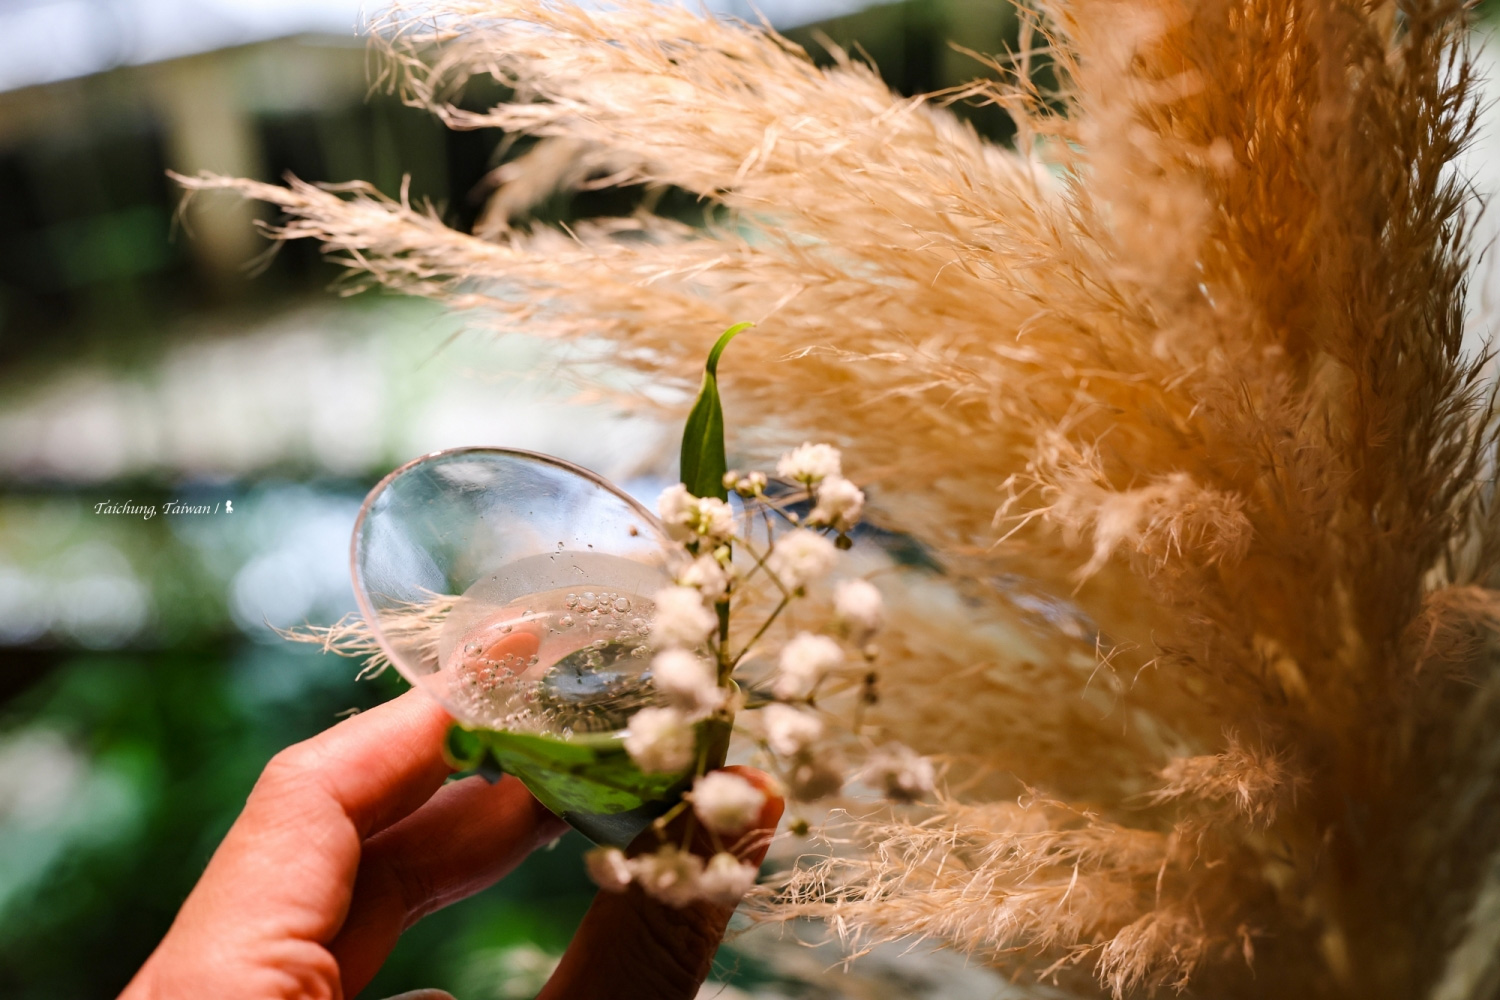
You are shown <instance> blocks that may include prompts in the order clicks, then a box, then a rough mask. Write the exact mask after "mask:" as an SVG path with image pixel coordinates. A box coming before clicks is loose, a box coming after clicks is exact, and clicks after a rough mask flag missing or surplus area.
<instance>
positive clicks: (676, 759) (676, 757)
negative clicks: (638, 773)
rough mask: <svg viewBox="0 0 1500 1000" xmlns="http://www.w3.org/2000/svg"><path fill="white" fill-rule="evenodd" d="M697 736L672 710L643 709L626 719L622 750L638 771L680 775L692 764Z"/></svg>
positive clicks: (685, 718)
mask: <svg viewBox="0 0 1500 1000" xmlns="http://www.w3.org/2000/svg"><path fill="white" fill-rule="evenodd" d="M696 746H697V734H696V733H694V732H693V726H692V723H690V722H689V721H688V719H687V717H686V716H685V715H683V714H682V713H681V712H680V711H678V710H677V709H675V708H643V709H641V710H640V711H639V712H637V713H635V714H634V715H632V716H631V717H630V722H629V724H628V726H627V729H626V733H625V750H626V752H627V753H629V754H630V759H631V760H633V761H635V763H636V766H637V767H639V768H640V769H641V770H642V771H647V772H661V771H680V770H682V769H683V768H685V767H687V766H688V765H689V764H691V763H692V762H693V750H694V749H696Z"/></svg>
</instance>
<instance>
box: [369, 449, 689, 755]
mask: <svg viewBox="0 0 1500 1000" xmlns="http://www.w3.org/2000/svg"><path fill="white" fill-rule="evenodd" d="M670 554H671V548H670V543H669V542H668V539H667V537H666V535H665V532H664V531H663V530H662V527H661V524H660V522H658V521H657V520H656V518H655V517H653V516H652V515H651V514H650V513H649V512H647V511H646V509H645V508H644V507H642V506H641V505H640V504H638V503H637V502H636V501H634V500H633V499H631V498H630V497H628V496H626V495H625V494H623V493H621V492H620V491H619V490H618V489H616V488H615V487H614V486H612V485H611V484H610V483H608V482H607V481H605V480H604V479H601V478H600V477H599V476H596V475H594V474H593V473H591V472H589V471H587V470H586V469H581V468H579V467H578V466H575V465H571V464H569V463H567V462H563V461H560V460H558V459H555V458H550V457H548V456H545V455H538V454H534V453H531V452H524V451H511V450H505V449H498V448H461V449H455V450H452V451H443V452H437V453H434V454H432V455H428V456H426V457H424V458H421V459H418V460H417V461H415V462H411V463H409V464H407V465H404V466H402V467H401V468H399V469H397V470H396V471H395V472H393V473H391V475H389V476H387V477H386V478H385V479H384V480H382V481H381V482H380V484H379V485H377V486H376V487H375V489H374V490H373V491H371V493H370V495H369V497H368V498H367V499H366V500H365V504H364V507H363V509H362V510H361V511H360V514H359V519H358V521H357V522H356V523H355V528H354V539H353V546H352V553H351V557H352V564H353V574H354V588H355V593H356V596H357V598H358V601H359V606H360V610H361V611H362V612H363V614H364V617H365V620H366V621H367V622H368V623H369V625H370V627H371V629H373V630H374V633H375V636H376V638H377V639H378V640H379V642H380V646H381V648H382V649H383V650H384V651H385V653H386V655H387V656H389V657H390V659H391V662H392V663H393V664H394V665H395V667H396V669H397V670H398V671H400V672H401V674H402V676H404V677H405V678H406V679H407V680H409V681H411V682H412V684H414V685H416V686H417V687H420V688H421V689H423V690H424V691H426V692H427V693H428V694H430V695H431V696H432V697H433V698H435V699H437V701H438V702H439V703H440V704H442V705H443V707H444V708H446V709H447V710H448V712H449V713H450V714H452V715H453V717H454V718H455V719H457V720H459V721H460V722H462V723H464V724H465V725H466V726H469V727H471V728H476V729H495V730H506V731H512V732H535V733H540V734H544V735H554V736H572V735H575V734H581V733H602V732H611V731H614V730H618V729H620V728H622V727H623V725H624V722H625V719H626V718H628V716H629V715H630V714H631V713H632V712H634V711H635V710H636V709H638V708H640V707H641V706H642V705H644V704H650V703H652V702H654V701H655V700H656V699H655V695H654V692H653V691H652V689H651V686H650V683H649V674H648V669H647V668H648V664H649V662H650V659H649V655H648V650H647V646H646V642H647V638H648V631H649V622H650V619H651V612H652V605H651V602H650V600H649V596H650V595H651V594H653V593H655V592H656V591H657V590H659V589H660V588H662V587H664V586H667V585H669V584H670V583H671V573H670V571H669V568H668V560H669V558H670Z"/></svg>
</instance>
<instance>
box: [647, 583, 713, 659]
mask: <svg viewBox="0 0 1500 1000" xmlns="http://www.w3.org/2000/svg"><path fill="white" fill-rule="evenodd" d="M651 600H652V601H653V602H655V604H656V616H655V617H654V618H652V620H651V639H652V641H653V642H655V643H656V645H657V646H658V647H659V648H662V649H670V648H672V647H673V646H686V647H688V648H692V647H695V646H697V645H698V644H699V643H701V642H702V641H703V640H704V639H706V638H708V633H709V632H711V631H713V629H714V627H715V626H716V625H718V623H719V620H718V618H716V617H715V616H714V613H713V612H712V611H710V610H708V608H706V607H704V606H703V595H702V594H700V593H698V591H697V590H696V589H694V588H692V587H667V588H666V589H664V590H658V591H657V592H656V594H655V595H654V596H653V597H652V598H651Z"/></svg>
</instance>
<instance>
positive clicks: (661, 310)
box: [186, 0, 1500, 1000]
mask: <svg viewBox="0 0 1500 1000" xmlns="http://www.w3.org/2000/svg"><path fill="white" fill-rule="evenodd" d="M1023 22H1024V25H1025V30H1023V32H1022V38H1021V46H1020V48H1019V49H1018V51H1017V53H1016V54H1014V55H1013V56H1010V57H1007V58H1003V59H997V60H996V61H995V65H994V67H993V69H994V72H993V73H992V74H991V75H990V76H989V77H988V78H987V79H984V80H982V81H980V82H976V83H975V84H974V85H972V86H971V87H970V88H967V89H966V90H965V91H964V92H963V93H962V94H961V95H949V96H950V97H952V96H961V97H963V98H965V99H975V100H989V101H994V102H996V103H998V104H1000V105H1001V106H1003V107H1004V108H1005V109H1006V110H1007V111H1008V112H1010V114H1011V115H1012V116H1013V117H1014V118H1015V119H1016V121H1017V123H1018V126H1019V131H1018V136H1017V140H1016V143H1015V145H1014V148H1009V147H1006V148H1002V147H1000V146H997V145H994V144H991V143H989V142H987V141H985V140H983V139H981V138H980V137H978V136H977V135H976V134H975V133H974V132H973V131H972V130H971V129H970V128H969V127H967V126H966V125H964V124H962V123H961V122H960V120H959V119H958V118H956V117H955V116H953V115H952V114H951V113H949V112H948V111H947V110H945V109H944V108H943V107H941V106H939V105H940V103H941V102H938V101H935V100H933V99H925V98H903V97H900V96H896V95H893V94H892V93H891V92H890V91H889V89H888V88H887V87H886V86H885V85H884V84H883V83H882V82H881V80H880V79H879V77H878V75H877V74H876V73H875V71H874V70H872V69H871V68H869V67H867V66H865V65H863V64H862V63H860V62H858V61H855V60H852V59H849V58H846V57H844V56H843V55H842V54H840V55H839V58H838V59H837V61H836V63H835V64H834V65H833V66H832V67H829V68H819V67H817V66H815V65H814V64H813V63H812V62H811V61H810V60H809V59H808V58H807V57H806V55H805V54H804V53H803V52H801V51H800V50H799V49H797V48H796V46H794V45H792V44H790V43H789V42H787V41H786V40H784V39H782V38H779V37H777V36H776V35H774V34H772V33H770V32H768V31H765V30H762V29H760V28H756V27H753V26H745V25H737V24H729V23H723V22H719V21H714V20H710V19H705V18H702V17H700V16H697V15H695V14H693V13H691V12H686V11H682V10H678V9H676V8H672V7H662V6H655V5H648V4H644V3H637V2H621V3H619V4H615V5H612V6H611V7H610V8H609V9H607V10H603V11H598V10H594V11H587V12H586V11H583V10H580V9H577V8H574V7H572V6H568V5H565V4H562V3H549V2H544V0H473V2H457V0H446V2H437V3H430V4H412V5H403V6H401V7H398V8H397V9H396V10H395V11H394V12H393V13H392V14H391V15H390V17H389V20H388V21H387V22H386V23H385V24H384V26H383V31H384V34H383V36H382V37H383V39H384V41H383V43H382V44H384V45H385V46H386V47H387V48H388V50H389V55H390V56H391V57H392V58H391V61H390V65H391V67H392V73H393V77H392V83H393V85H395V86H397V87H399V88H400V89H401V92H402V93H403V94H405V95H406V96H407V97H408V98H409V99H410V100H411V101H413V102H415V103H418V104H420V105H422V106H424V107H428V108H430V109H432V110H433V111H434V112H435V113H437V114H438V115H440V116H441V117H442V118H443V119H444V120H445V121H447V122H448V124H450V125H451V126H453V127H455V128H466V129H467V128H497V129H504V130H506V131H507V132H510V133H519V134H525V135H529V136H534V137H538V138H541V139H543V140H545V141H546V142H548V143H559V144H564V145H561V146H555V147H552V148H551V149H550V151H549V152H547V153H544V154H535V158H534V159H533V160H531V161H529V166H527V165H524V164H523V165H522V166H519V167H515V168H514V169H512V170H511V171H510V173H508V174H506V175H505V176H504V177H500V178H498V180H500V181H502V182H503V183H502V184H501V186H500V188H499V194H497V197H499V198H500V199H501V201H500V202H499V203H497V204H498V207H496V208H495V210H494V211H493V212H491V213H490V214H489V215H488V216H487V223H486V226H485V231H484V232H483V233H482V234H480V235H473V234H467V233H463V232H457V231H454V230H453V229H451V228H449V227H447V226H446V225H444V224H443V223H442V222H441V221H440V220H439V219H438V218H436V217H435V216H433V215H432V214H429V213H427V212H425V211H421V210H419V209H418V208H416V207H414V206H412V205H409V204H406V203H404V202H402V201H393V200H390V199H387V198H384V197H381V196H379V195H378V194H377V193H376V192H375V191H374V190H373V189H371V188H368V187H360V186H354V187H344V188H323V187H318V186H316V185H313V184H309V183H304V182H302V181H293V182H292V183H290V184H289V185H287V186H276V185H267V184H260V183H254V182H250V181H242V180H233V179H225V178H213V177H205V178H200V179H196V180H191V181H188V182H186V183H187V184H188V186H190V187H193V188H212V187H229V188H234V189H236V190H238V191H240V192H242V193H244V194H246V195H249V196H251V197H255V198H259V199H263V200H265V201H268V202H271V203H272V204H274V205H277V206H280V208H281V209H283V210H284V211H285V213H286V215H287V220H286V221H285V222H284V223H283V224H282V225H281V226H280V227H279V228H278V229H277V235H279V236H281V237H283V238H288V239H291V238H311V239H315V240H318V241H320V242H322V243H323V244H324V245H325V246H326V248H327V249H328V252H329V253H331V254H334V255H336V256H338V257H340V258H342V259H344V260H346V261H347V262H348V264H349V266H350V267H352V268H354V269H355V270H356V271H358V272H359V273H361V274H363V275H366V276H367V277H369V278H370V279H372V280H374V281H377V282H380V283H382V284H385V285H388V286H391V287H394V288H398V289H403V290H406V291H410V292H413V293H416V294H421V295H428V296H432V297H435V298H438V299H441V300H444V301H446V302H449V303H451V304H453V305H454V306H455V307H460V308H466V309H474V310H478V311H480V313H481V314H482V315H484V316H485V317H487V321H489V322H494V323H500V324H523V325H524V328H525V329H527V330H530V331H534V332H540V333H543V334H546V335H549V336H556V337H581V336H588V337H602V338H605V339H607V340H608V341H611V342H613V343H614V344H616V345H617V346H618V350H617V359H618V361H619V363H620V364H622V365H626V366H630V367H633V368H635V369H638V370H640V371H643V372H646V373H649V374H650V375H651V376H652V377H653V378H655V379H658V380H665V381H668V382H673V383H678V384H682V385H683V386H685V387H687V386H691V385H693V384H694V383H695V380H696V378H697V370H698V366H699V364H700V363H701V359H702V357H703V355H704V353H705V351H706V348H707V346H708V344H709V342H710V341H711V339H712V337H713V336H714V335H715V334H716V333H717V332H718V331H719V330H721V329H723V328H724V327H726V326H728V325H729V324H730V323H732V322H735V321H738V320H742V319H753V320H756V321H758V326H757V328H756V330H755V331H754V332H753V334H749V335H746V336H744V337H742V338H741V339H740V341H739V342H737V343H736V345H735V352H736V354H735V357H734V361H733V364H732V365H729V366H726V370H725V372H724V373H723V387H724V392H725V398H726V408H727V409H728V411H729V412H730V414H731V420H732V422H733V427H734V428H740V429H741V430H740V431H739V436H738V437H734V438H733V439H732V441H731V446H732V447H737V448H739V449H740V451H741V452H742V454H743V455H744V457H745V458H747V459H759V458H763V457H764V456H766V455H768V454H771V453H772V452H773V450H774V449H775V448H776V447H777V446H779V445H784V444H787V443H795V442H797V441H800V440H803V439H804V437H808V436H815V437H817V438H827V437H829V436H832V437H833V438H834V439H835V440H836V443H838V444H839V445H840V446H841V447H843V448H844V450H845V453H846V455H847V456H848V465H849V467H850V468H856V469H866V470H874V471H875V478H874V481H873V482H871V483H869V484H868V485H869V492H870V497H871V508H872V517H873V519H875V520H876V521H878V522H880V523H883V524H885V525H886V526H889V527H893V528H899V529H901V530H903V531H906V532H910V533H911V534H912V535H913V536H915V537H916V538H917V539H918V540H920V542H921V543H922V544H923V545H925V546H927V547H928V549H929V550H930V551H931V552H932V553H933V554H934V556H935V558H936V559H937V560H938V561H939V562H940V563H941V564H942V566H943V572H942V573H941V574H924V573H922V572H919V571H916V570H913V571H910V572H907V573H904V574H902V575H901V576H900V577H899V579H897V580H895V581H894V582H892V584H891V587H890V589H889V590H888V592H887V594H888V597H889V598H890V601H889V603H890V605H891V624H890V630H889V636H888V638H887V639H886V640H885V641H884V643H885V644H884V651H883V656H884V658H885V660H886V662H887V663H888V666H887V667H886V668H885V670H884V673H883V675H882V683H883V690H882V692H881V694H882V700H881V703H880V705H879V706H877V708H876V709H875V711H874V715H873V720H872V721H873V723H874V724H875V725H876V726H878V727H879V728H880V730H881V731H882V732H884V733H888V734H890V735H891V736H892V737H894V738H898V739H900V740H902V741H903V742H905V743H908V744H910V745H911V746H913V747H916V748H917V749H919V750H921V751H923V752H926V753H931V754H936V755H941V756H942V757H944V758H945V760H946V761H947V767H948V771H947V774H948V776H949V790H948V792H947V793H946V794H945V796H944V798H943V799H942V801H941V802H940V803H938V804H937V805H935V806H933V807H931V808H929V809H926V810H923V809H921V808H918V807H912V808H907V809H905V810H904V811H902V812H898V813H891V814H885V815H881V816H875V817H867V818H864V819H862V820H861V822H860V824H859V825H858V826H856V827H854V828H851V829H850V830H847V831H845V833H844V835H842V837H843V842H841V843H839V844H838V845H836V847H837V849H836V850H833V851H831V852H830V853H828V854H827V855H826V856H825V857H824V858H823V860H821V861H819V860H818V859H817V857H816V852H814V856H812V857H810V858H809V859H805V860H804V862H803V863H802V864H801V865H800V866H799V867H797V868H796V869H795V870H794V871H792V872H791V873H790V874H789V875H788V876H787V878H786V880H785V882H784V884H783V885H782V887H781V889H780V894H779V896H778V898H777V900H776V905H777V906H779V907H780V909H779V910H776V911H775V912H779V913H784V914H785V913H790V914H811V915H816V916H823V917H826V918H827V919H828V921H829V926H830V927H831V928H833V929H834V930H835V931H836V932H837V933H839V934H842V935H845V936H846V937H847V938H848V939H850V941H851V942H855V943H868V942H874V941H880V940H885V939H892V938H901V937H910V936H917V937H921V938H926V939H929V940H932V941H935V942H940V943H942V944H945V945H948V946H951V947H954V948H958V949H962V950H964V951H965V952H968V953H970V954H973V955H975V956H978V957H981V958H983V959H984V960H987V961H992V962H995V963H998V964H1000V965H1003V966H1005V967H1007V968H1012V969H1016V970H1018V971H1026V972H1029V973H1030V974H1033V975H1040V976H1043V977H1047V978H1054V979H1056V980H1057V981H1058V982H1060V983H1062V984H1063V985H1065V986H1067V987H1068V988H1070V989H1072V990H1074V991H1075V992H1076V993H1077V994H1078V995H1092V994H1094V993H1099V992H1103V993H1113V994H1115V995H1117V996H1118V995H1124V994H1131V993H1137V992H1146V991H1148V990H1149V989H1150V988H1151V987H1157V986H1164V987H1179V988H1184V989H1186V990H1187V991H1188V992H1189V993H1190V995H1193V996H1203V997H1217V998H1235V997H1360V998H1380V997H1391V998H1396V997H1401V998H1411V997H1419V996H1421V997H1433V998H1443V1000H1450V998H1478V997H1488V996H1496V995H1500V906H1497V905H1496V902H1495V901H1496V900H1497V899H1500V673H1497V672H1496V670H1495V659H1494V652H1495V644H1494V641H1493V635H1494V630H1495V627H1496V625H1497V623H1500V611H1497V608H1500V604H1497V600H1500V595H1497V593H1496V591H1495V590H1493V589H1492V588H1493V587H1494V586H1495V584H1496V579H1495V574H1496V566H1497V563H1496V559H1497V556H1500V525H1497V522H1496V517H1495V506H1494V502H1493V490H1492V482H1491V480H1492V476H1493V468H1494V458H1495V455H1494V451H1495V421H1494V410H1493V408H1492V406H1491V403H1490V400H1489V398H1488V397H1487V396H1486V395H1485V394H1484V392H1483V389H1482V384H1481V381H1480V378H1481V374H1482V368H1483V366H1482V363H1481V360H1480V359H1474V358H1470V357H1466V356H1465V355H1464V354H1463V352H1462V351H1461V349H1460V341H1461V334H1462V329H1461V327H1462V317H1463V309H1464V294H1465V286H1464V282H1465V277H1464V276H1465V267H1466V259H1465V251H1464V247H1465V228H1464V227H1465V212H1466V211H1467V210H1468V209H1467V206H1466V201H1465V193H1464V191H1465V189H1464V185H1463V179H1462V178H1461V177H1458V176H1456V175H1455V174H1454V172H1453V171H1452V169H1451V164H1452V162H1453V160H1454V158H1455V155H1456V154H1457V153H1458V151H1459V149H1460V148H1461V146H1462V145H1463V144H1464V142H1465V141H1466V139H1467V138H1468V136H1469V134H1470V131H1471V129H1472V127H1473V122H1474V113H1475V108H1474V103H1473V98H1472V93H1471V89H1472V81H1471V79H1470V74H1469V70H1468V64H1467V61H1466V58H1465V54H1464V50H1463V45H1464V35H1463V29H1464V10H1463V8H1462V5H1461V4H1459V3H1456V2H1450V0H1407V2H1403V3H1401V4H1396V3H1389V2H1370V3H1366V2H1354V0H1141V2H1136V3H1126V2H1121V0H1072V2H1063V0H1055V2H1050V0H1049V2H1045V3H1044V4H1043V11H1042V13H1041V15H1039V16H1037V17H1033V16H1032V15H1031V14H1027V13H1023ZM1043 45H1045V47H1046V49H1047V50H1048V51H1049V52H1050V58H1051V59H1052V60H1053V65H1054V66H1055V68H1056V71H1057V74H1058V76H1059V77H1060V79H1061V86H1060V89H1059V91H1058V92H1057V93H1042V92H1039V91H1038V90H1037V89H1036V87H1035V86H1034V85H1033V83H1032V79H1033V75H1032V74H1031V73H1030V70H1029V66H1030V62H1031V60H1032V59H1034V58H1035V57H1036V52H1037V50H1038V49H1039V48H1040V47H1041V46H1043ZM474 76H489V77H493V78H494V79H496V80H498V81H500V82H501V83H502V84H504V85H505V86H506V87H507V88H509V92H510V93H511V94H512V95H513V97H512V98H511V99H509V100H507V101H506V102H504V103H500V104H498V105H496V106H494V107H491V108H488V109H484V110H472V109H466V108H463V107H460V106H459V105H458V104H457V103H455V101H456V98H457V95H458V94H459V92H460V90H461V88H462V86H463V84H464V83H465V81H467V80H468V79H470V78H471V77H474ZM585 157H586V158H587V161H586V166H585V168H582V169H580V168H578V167H577V164H578V163H579V162H581V160H580V158H585ZM533 168H534V169H533ZM586 178H592V181H586V180H585V179H586ZM584 182H591V183H595V184H621V185H624V184H645V185H654V186H675V187H677V188H681V189H684V190H686V191H688V192H691V193H692V194H694V195H696V196H698V197H699V198H701V199H702V200H703V201H704V203H705V204H707V205H709V206H711V207H712V208H713V209H714V211H713V212H712V213H711V216H710V217H711V221H710V223H708V224H706V225H703V226H687V225H684V224H682V223H680V222H675V221H671V220H668V219H664V218H661V217H658V216H655V215H652V214H650V213H649V212H645V211H643V212H641V213H639V214H637V215H635V216H632V217H629V218H611V219H597V220H591V221H588V222H586V223H584V224H581V225H578V226H576V227H574V228H573V229H571V230H570V231H568V232H562V231H559V230H555V229H549V228H546V227H541V226H528V225H526V224H525V222H524V208H525V206H526V205H527V204H529V203H530V201H533V200H535V198H536V197H537V196H538V195H537V194H536V192H538V191H546V190H550V188H551V187H552V186H555V185H558V184H564V185H566V184H576V183H584ZM512 185H520V186H519V187H517V186H512ZM732 433H733V431H732Z"/></svg>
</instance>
